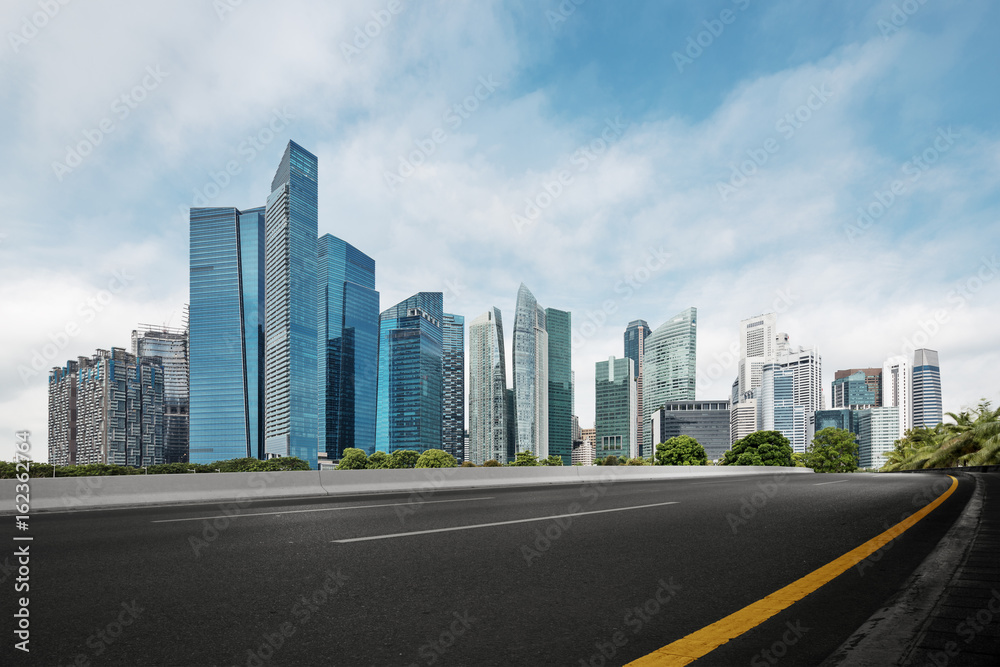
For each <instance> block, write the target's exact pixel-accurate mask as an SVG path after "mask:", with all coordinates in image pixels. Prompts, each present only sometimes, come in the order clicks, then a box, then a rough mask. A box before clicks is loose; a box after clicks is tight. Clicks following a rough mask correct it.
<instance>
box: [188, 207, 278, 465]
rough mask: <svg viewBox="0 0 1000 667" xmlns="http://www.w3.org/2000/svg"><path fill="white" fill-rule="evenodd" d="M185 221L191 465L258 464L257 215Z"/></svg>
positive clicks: (200, 213) (260, 225)
mask: <svg viewBox="0 0 1000 667" xmlns="http://www.w3.org/2000/svg"><path fill="white" fill-rule="evenodd" d="M190 221H191V257H190V262H191V264H190V265H191V269H190V290H191V305H190V352H189V354H190V436H189V437H190V450H189V456H190V461H191V462H193V463H210V462H212V461H217V460H222V459H231V458H240V457H245V456H255V457H260V456H262V454H263V438H262V426H263V423H262V401H261V394H262V388H263V369H264V364H263V356H262V353H263V337H264V334H263V313H264V282H263V273H264V272H263V266H264V232H265V229H264V227H265V225H264V209H263V208H255V209H249V210H247V211H239V210H237V209H235V208H193V209H191V218H190Z"/></svg>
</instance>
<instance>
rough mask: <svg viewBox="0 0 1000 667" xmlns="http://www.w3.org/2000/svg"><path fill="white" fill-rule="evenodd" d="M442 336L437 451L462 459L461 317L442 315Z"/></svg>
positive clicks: (463, 403)
mask: <svg viewBox="0 0 1000 667" xmlns="http://www.w3.org/2000/svg"><path fill="white" fill-rule="evenodd" d="M441 336H442V345H443V348H442V356H441V368H442V373H443V375H442V383H443V385H442V398H441V400H442V404H441V406H442V409H443V410H444V413H443V416H442V421H441V437H442V443H441V449H443V450H444V451H446V452H448V453H449V454H451V455H452V456H454V457H455V458H456V459H457V460H458V461H459V462H461V461H464V460H465V318H464V317H462V316H461V315H453V314H451V313H444V317H443V318H442V320H441Z"/></svg>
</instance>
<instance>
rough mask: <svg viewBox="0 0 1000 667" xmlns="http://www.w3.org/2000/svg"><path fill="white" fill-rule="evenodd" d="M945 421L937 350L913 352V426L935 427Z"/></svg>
mask: <svg viewBox="0 0 1000 667" xmlns="http://www.w3.org/2000/svg"><path fill="white" fill-rule="evenodd" d="M942 421H944V413H943V406H942V403H941V366H940V365H939V361H938V353H937V352H936V351H935V350H927V349H920V350H916V351H915V352H914V353H913V427H914V428H920V427H925V428H934V427H935V426H937V425H938V424H940V423H941V422H942Z"/></svg>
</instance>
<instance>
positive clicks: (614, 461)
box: [594, 454, 621, 466]
mask: <svg viewBox="0 0 1000 667" xmlns="http://www.w3.org/2000/svg"><path fill="white" fill-rule="evenodd" d="M594 463H596V464H597V465H599V466H618V465H621V462H620V461H619V460H618V457H617V456H615V455H614V454H611V455H609V456H605V457H604V458H603V459H597V460H596V461H594Z"/></svg>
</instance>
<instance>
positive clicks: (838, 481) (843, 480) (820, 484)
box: [813, 479, 847, 486]
mask: <svg viewBox="0 0 1000 667" xmlns="http://www.w3.org/2000/svg"><path fill="white" fill-rule="evenodd" d="M846 481H847V480H846V479H838V480H837V481H836V482H819V483H817V484H813V486H823V485H824V484H840V483H841V482H846Z"/></svg>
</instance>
